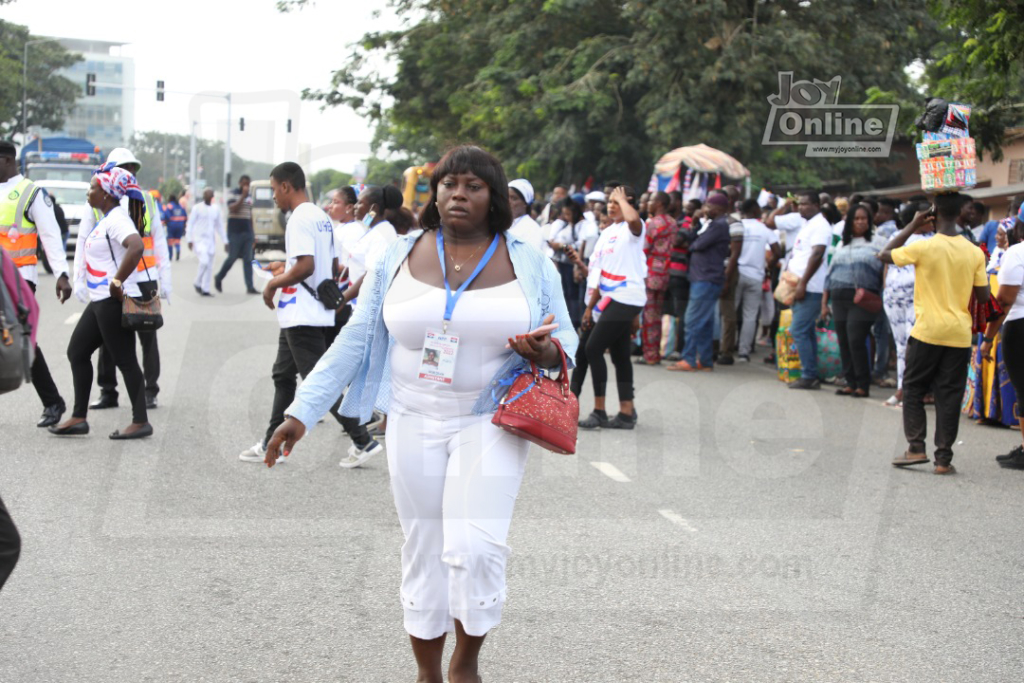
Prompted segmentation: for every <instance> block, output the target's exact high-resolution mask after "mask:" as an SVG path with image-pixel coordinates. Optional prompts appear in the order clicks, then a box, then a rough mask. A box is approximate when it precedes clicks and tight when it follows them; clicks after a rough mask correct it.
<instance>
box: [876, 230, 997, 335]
mask: <svg viewBox="0 0 1024 683" xmlns="http://www.w3.org/2000/svg"><path fill="white" fill-rule="evenodd" d="M892 260H893V263H895V264H896V265H897V266H906V265H913V266H914V268H915V275H914V315H915V316H916V318H917V320H916V322H915V323H914V329H912V330H911V331H910V336H911V337H914V338H915V339H918V340H920V341H923V342H925V343H927V344H935V345H937V346H953V347H959V348H968V347H970V345H971V313H970V311H969V310H968V306H969V305H970V302H971V293H972V291H973V288H974V287H983V286H985V285H987V284H988V276H987V275H986V274H985V254H984V253H983V252H982V251H981V249H979V248H978V247H976V246H974V245H973V244H971V243H970V242H968V241H967V240H966V239H965V238H963V237H961V236H960V235H956V236H955V237H949V236H948V235H943V234H938V233H937V234H936V235H935V236H934V237H932V238H931V239H927V240H920V241H918V242H914V243H913V244H908V245H907V246H905V247H900V248H899V249H893V250H892Z"/></svg>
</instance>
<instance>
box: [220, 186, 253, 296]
mask: <svg viewBox="0 0 1024 683" xmlns="http://www.w3.org/2000/svg"><path fill="white" fill-rule="evenodd" d="M250 182H251V179H250V178H249V176H247V175H244V176H242V177H241V178H239V179H238V187H237V188H235V189H234V190H232V191H231V195H230V196H229V197H228V246H227V251H228V257H227V259H226V260H225V261H224V265H223V266H221V268H220V272H219V273H217V277H215V278H214V279H213V286H214V287H216V288H217V291H218V292H223V291H224V289H223V283H224V278H225V277H227V274H228V271H229V270H231V266H233V265H234V264H235V260H236V259H242V277H244V278H245V291H246V293H247V294H259V292H257V291H256V288H255V287H253V286H252V248H253V243H254V242H255V240H256V235H255V233H253V230H252V197H250V196H249V183H250Z"/></svg>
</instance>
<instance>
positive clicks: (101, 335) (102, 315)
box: [68, 298, 149, 424]
mask: <svg viewBox="0 0 1024 683" xmlns="http://www.w3.org/2000/svg"><path fill="white" fill-rule="evenodd" d="M101 346H102V347H105V348H106V349H107V350H108V351H110V354H111V355H112V356H113V358H114V364H115V365H117V369H118V370H120V371H121V376H122V377H124V385H125V390H126V391H127V392H128V398H129V399H131V402H132V422H134V423H135V424H145V423H146V422H148V421H149V418H148V416H147V415H146V394H145V382H144V381H143V379H142V369H141V368H140V367H139V359H138V357H137V356H136V355H135V333H134V332H133V331H131V330H126V329H125V328H123V327H121V302H120V301H118V300H117V299H114V298H110V299H103V300H102V301H90V302H89V305H88V306H86V307H85V310H84V311H83V312H82V317H81V318H79V319H78V324H77V325H76V326H75V331H74V332H72V333H71V341H70V342H68V360H69V361H71V374H72V376H73V378H74V384H75V410H74V412H73V413H71V414H72V416H73V417H79V418H85V417H86V416H87V415H88V414H89V392H90V391H91V390H92V354H93V353H94V352H95V351H96V349H98V348H100V347H101Z"/></svg>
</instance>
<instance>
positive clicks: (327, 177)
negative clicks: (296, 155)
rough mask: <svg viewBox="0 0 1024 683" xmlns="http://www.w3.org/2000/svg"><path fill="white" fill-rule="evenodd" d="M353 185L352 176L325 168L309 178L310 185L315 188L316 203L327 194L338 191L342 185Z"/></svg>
mask: <svg viewBox="0 0 1024 683" xmlns="http://www.w3.org/2000/svg"><path fill="white" fill-rule="evenodd" d="M351 183H352V174H351V173H344V172H342V171H336V170H335V169H333V168H325V169H323V170H320V171H317V172H316V173H314V174H313V175H311V176H310V177H309V184H310V186H311V187H312V188H313V197H312V199H313V200H314V201H317V200H319V198H320V197H322V196H323V195H324V194H325V193H326V192H329V191H331V190H334V189H337V188H339V187H341V186H342V185H350V184H351Z"/></svg>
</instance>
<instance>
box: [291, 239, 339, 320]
mask: <svg viewBox="0 0 1024 683" xmlns="http://www.w3.org/2000/svg"><path fill="white" fill-rule="evenodd" d="M331 246H334V233H333V232H332V233H331ZM299 284H301V285H302V286H303V287H305V289H306V291H307V292H309V293H310V295H311V296H312V297H313V298H314V299H316V300H317V301H319V302H320V304H321V305H322V306H323V307H324V308H326V309H327V310H328V311H337V310H338V309H339V308H341V307H342V306H344V305H345V298H344V297H343V296H342V295H341V290H340V289H338V283H337V282H335V281H334V280H333V279H332V278H327V279H326V280H324V281H323V282H321V283H320V284H318V285H317V286H316V291H314V290H313V288H312V287H310V286H309V285H307V284H306V282H305V280H303V281H302V282H300V283H299Z"/></svg>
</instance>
